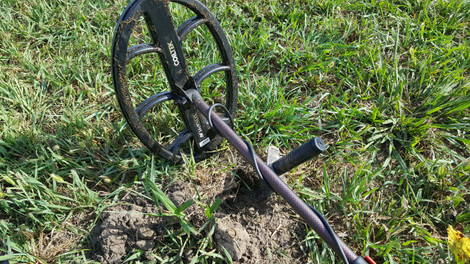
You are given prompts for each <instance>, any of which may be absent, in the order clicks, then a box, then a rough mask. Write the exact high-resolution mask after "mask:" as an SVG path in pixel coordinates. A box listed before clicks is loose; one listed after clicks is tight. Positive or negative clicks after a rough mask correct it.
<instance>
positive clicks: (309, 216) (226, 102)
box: [111, 0, 374, 264]
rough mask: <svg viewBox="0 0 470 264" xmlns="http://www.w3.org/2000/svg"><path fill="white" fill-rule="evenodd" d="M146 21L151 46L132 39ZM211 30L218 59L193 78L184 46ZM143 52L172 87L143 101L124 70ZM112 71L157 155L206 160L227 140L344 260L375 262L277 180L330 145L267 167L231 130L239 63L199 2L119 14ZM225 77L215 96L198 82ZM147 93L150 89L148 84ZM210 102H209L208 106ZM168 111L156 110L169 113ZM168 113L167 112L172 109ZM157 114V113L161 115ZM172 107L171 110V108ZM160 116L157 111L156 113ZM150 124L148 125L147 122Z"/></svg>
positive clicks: (162, 1)
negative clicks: (180, 14)
mask: <svg viewBox="0 0 470 264" xmlns="http://www.w3.org/2000/svg"><path fill="white" fill-rule="evenodd" d="M173 5H177V6H180V8H183V9H187V10H188V12H189V13H191V14H193V15H194V16H193V17H192V18H190V19H188V20H187V21H185V22H184V23H181V24H180V26H179V27H178V28H175V24H176V23H175V21H174V17H173V16H172V12H171V8H170V7H171V6H173ZM139 21H140V22H143V23H144V24H145V25H146V27H147V29H148V34H149V35H150V42H149V43H133V41H131V38H132V36H133V34H137V35H138V34H139V33H141V28H138V26H137V25H138V24H139ZM198 27H206V28H207V30H208V31H209V32H210V35H211V36H212V39H213V40H214V41H215V46H216V48H217V50H218V54H219V59H220V61H218V62H216V63H211V64H210V65H207V66H205V67H203V68H202V69H200V70H199V71H198V72H197V73H195V74H193V75H192V74H190V70H189V68H188V61H187V56H185V52H184V49H183V46H182V43H184V41H185V39H186V37H187V36H188V34H189V33H191V32H192V31H193V30H194V29H196V28H198ZM144 54H155V55H156V59H155V61H154V63H155V64H158V63H159V65H161V68H162V69H163V71H164V77H165V78H166V81H167V85H168V86H169V87H166V90H162V91H160V92H157V93H151V94H150V95H148V97H145V99H144V100H142V99H139V97H138V96H136V95H137V94H141V93H139V89H141V87H140V86H139V85H132V83H131V81H130V80H129V79H130V78H129V75H130V74H132V73H130V72H128V70H127V65H128V64H129V63H131V61H134V60H138V59H139V57H141V56H143V55H144ZM111 64H112V74H113V81H114V88H115V91H116V95H117V99H118V101H119V105H120V107H121V110H122V112H123V114H124V117H125V118H126V121H127V124H128V125H129V126H130V128H131V129H132V131H133V132H134V133H135V134H136V135H137V137H138V138H139V140H140V141H141V142H142V143H143V144H144V145H145V146H146V147H147V148H149V149H150V150H151V151H152V152H153V153H156V154H158V155H159V156H161V157H163V158H165V159H167V160H169V161H172V162H181V161H182V153H185V152H186V154H188V153H190V154H192V155H193V156H194V158H195V159H196V160H202V159H204V158H206V157H208V156H209V155H210V154H211V153H212V152H213V151H214V150H216V149H217V147H219V146H220V144H221V143H222V140H223V139H224V138H225V139H226V140H227V141H228V142H229V143H231V144H232V145H233V146H234V147H235V148H236V149H237V150H238V152H239V153H240V154H241V155H242V156H243V158H244V159H245V160H246V161H247V162H248V163H250V164H251V165H252V166H253V167H255V169H256V171H257V173H258V175H259V176H260V178H261V179H262V180H263V181H264V182H265V183H266V185H267V186H268V187H269V188H271V189H272V190H273V191H274V192H275V193H277V194H278V195H280V196H282V197H283V198H284V199H285V200H286V201H287V203H288V204H289V205H290V206H291V207H292V208H293V209H294V211H295V212H296V213H297V214H299V215H300V216H301V217H302V218H303V219H304V221H305V222H306V223H307V224H308V225H309V226H310V227H311V228H313V229H314V230H315V232H317V233H318V235H319V236H320V237H321V238H322V239H323V240H324V241H325V242H326V243H327V244H328V245H329V246H330V247H331V248H332V249H333V250H334V251H335V252H336V253H337V254H339V256H340V257H341V258H342V260H343V261H344V262H345V263H354V264H367V263H369V264H371V263H374V261H373V260H372V259H371V258H369V257H368V256H366V257H364V258H362V257H360V256H358V255H357V254H355V253H354V252H353V251H352V250H351V249H350V248H349V247H348V246H347V245H346V244H345V243H344V242H343V241H341V240H340V239H339V238H338V237H337V236H336V234H335V233H334V231H333V230H332V229H331V227H330V225H329V224H328V223H327V221H326V220H325V218H324V217H323V216H322V215H321V214H320V213H319V212H318V211H317V210H315V209H314V208H313V207H311V206H309V205H308V204H306V203H305V202H303V201H302V200H301V199H300V198H299V197H298V196H297V195H296V194H295V193H294V192H293V191H292V190H291V189H290V188H289V186H288V185H287V184H286V183H284V181H283V180H282V179H281V178H280V177H279V175H281V174H283V173H285V172H288V171H290V170H291V169H292V168H294V167H296V166H298V165H299V164H301V163H303V162H305V161H307V160H309V159H310V158H312V157H314V156H315V155H318V154H319V153H321V152H323V151H324V150H325V148H326V147H325V143H324V142H323V141H322V140H321V139H320V138H314V139H312V140H310V141H308V142H307V143H305V144H303V145H302V146H300V147H298V148H297V149H294V150H293V151H291V152H290V153H288V154H287V155H286V156H284V157H282V158H280V159H277V160H276V161H274V162H273V163H271V164H270V165H269V166H268V165H267V164H266V163H265V162H263V161H262V160H261V159H260V158H259V157H258V156H257V155H256V154H255V153H254V151H253V148H252V147H251V145H250V144H249V143H248V142H246V141H244V140H242V139H241V138H240V137H238V136H237V134H236V133H235V132H234V131H233V125H234V121H233V119H232V117H233V116H234V115H235V111H236V105H237V97H238V89H237V86H238V79H237V70H236V66H235V61H234V59H233V54H232V50H231V47H230V45H229V42H228V40H227V37H226V36H225V34H224V31H223V30H222V27H221V26H220V24H219V22H218V21H217V19H216V18H215V17H214V15H213V14H212V13H211V12H210V11H209V9H208V8H207V7H206V6H204V5H203V4H202V3H201V2H199V1H197V0H171V1H168V0H134V1H132V2H131V3H130V4H129V5H128V6H127V7H126V9H125V11H124V12H123V14H122V15H121V17H120V19H119V21H118V24H117V26H116V29H115V33H114V39H113V46H112V62H111ZM220 73H223V74H222V75H223V79H224V85H223V87H222V91H221V93H220V95H217V98H210V93H209V95H208V96H207V95H203V92H202V91H201V89H200V86H201V84H202V83H203V82H204V80H206V79H207V78H208V77H210V76H212V75H214V74H219V75H218V76H220ZM147 88H148V87H147ZM208 101H210V102H211V105H209V104H208V103H207V102H208ZM165 107H166V110H165V111H163V110H161V111H160V110H158V109H160V108H162V109H163V108H165ZM168 108H170V110H169V112H168ZM156 109H157V110H156ZM171 109H172V110H171ZM159 111H160V112H159ZM155 112H156V114H159V113H160V114H162V115H165V117H166V118H176V120H177V123H179V126H178V127H177V128H178V129H181V131H176V130H178V129H176V128H174V127H170V126H172V124H173V123H167V124H156V125H155V124H152V123H151V121H149V120H151V119H152V118H151V117H148V115H150V114H155ZM149 123H150V124H149ZM166 132H169V133H170V134H171V133H172V134H174V136H173V139H172V140H171V142H168V143H166V144H165V143H162V142H160V141H159V140H161V139H162V138H164V136H162V134H164V133H166Z"/></svg>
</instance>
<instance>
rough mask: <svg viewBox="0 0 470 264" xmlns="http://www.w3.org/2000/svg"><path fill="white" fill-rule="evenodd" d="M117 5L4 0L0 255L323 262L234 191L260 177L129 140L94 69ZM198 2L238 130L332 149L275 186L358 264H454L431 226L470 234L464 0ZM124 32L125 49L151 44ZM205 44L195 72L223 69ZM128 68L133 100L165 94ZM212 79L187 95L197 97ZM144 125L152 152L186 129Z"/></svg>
mask: <svg viewBox="0 0 470 264" xmlns="http://www.w3.org/2000/svg"><path fill="white" fill-rule="evenodd" d="M128 3H129V1H128V0H109V1H108V0H107V1H104V0H95V1H89V0H73V1H61V0H58V1H46V0H36V1H26V0H1V1H0V10H1V11H2V12H1V13H0V261H3V260H10V263H25V262H26V263H30V262H32V263H97V262H100V261H103V262H105V261H108V262H110V261H115V262H120V261H125V262H126V263H143V262H157V263H181V262H190V261H192V262H193V263H230V262H231V261H232V259H237V260H236V262H248V263H250V262H255V261H256V260H259V262H261V263H263V262H264V263H269V262H270V261H271V260H273V262H277V261H278V262H293V263H296V262H302V263H335V262H339V259H338V256H336V255H335V254H334V253H333V252H332V251H331V250H330V249H329V248H328V247H327V246H326V245H325V244H324V243H323V242H321V240H320V239H319V237H318V235H316V234H315V232H313V231H312V230H311V229H310V228H308V227H306V226H305V225H304V224H303V222H302V221H301V220H300V219H299V218H298V217H297V216H296V215H295V214H294V213H293V212H292V211H291V209H289V208H288V207H287V206H286V204H285V203H284V202H283V201H282V200H281V199H279V198H278V197H276V196H272V197H269V198H267V199H264V200H263V199H261V198H262V197H260V195H259V194H257V192H256V191H249V190H248V189H249V188H252V189H253V190H257V186H258V185H259V181H258V180H257V179H256V177H255V176H254V175H255V174H254V172H253V170H252V169H251V168H250V167H249V166H247V165H246V163H244V161H242V160H240V158H239V157H238V155H237V154H236V153H235V151H234V150H233V149H231V148H230V147H228V146H227V145H226V144H224V145H222V146H221V148H220V150H218V151H217V152H216V153H215V155H213V156H212V157H211V158H210V159H207V160H204V161H201V162H199V163H195V162H194V160H192V159H191V158H187V159H186V162H185V163H184V164H183V165H176V164H171V163H169V162H167V161H165V160H163V159H161V158H160V157H158V156H157V155H154V154H152V153H151V152H150V151H149V150H148V149H146V148H145V147H144V146H143V145H142V144H141V143H140V142H139V140H138V139H137V138H136V137H135V135H134V134H133V133H132V131H131V130H130V128H129V126H128V125H127V124H126V121H125V120H124V118H123V114H122V112H121V109H120V107H119V105H118V103H117V100H116V93H115V90H114V87H113V80H112V74H111V63H110V56H111V46H112V40H113V33H114V29H115V27H116V23H117V21H118V18H119V16H120V15H121V13H122V12H123V11H124V9H125V7H126V5H127V4H128ZM204 3H205V4H206V5H207V6H208V7H209V9H210V10H211V11H212V12H213V13H214V15H215V16H216V17H217V19H218V20H219V21H220V23H221V26H222V28H223V30H224V31H225V33H226V35H227V38H228V39H229V41H230V44H231V47H232V50H233V55H234V59H235V62H236V65H237V70H238V75H237V76H238V78H239V86H238V88H239V89H238V90H239V93H238V95H239V97H238V111H237V113H236V115H235V120H236V122H235V123H236V124H235V130H236V132H237V133H238V134H239V135H240V136H241V137H242V138H244V139H247V140H249V141H250V142H252V144H253V146H254V148H255V151H256V152H257V153H258V154H259V155H260V156H262V157H265V149H266V148H267V147H268V146H269V145H275V146H277V147H279V148H280V149H281V152H282V153H283V154H286V153H288V152H289V151H290V150H292V149H294V148H295V147H297V146H299V145H300V144H302V143H303V142H306V141H307V140H308V139H310V138H313V137H315V136H319V137H321V138H322V139H323V140H324V141H325V142H326V143H327V145H328V149H327V150H326V152H325V153H323V154H322V155H320V156H319V157H318V158H317V159H315V160H313V161H309V162H307V163H305V164H304V165H302V166H300V167H299V168H297V169H295V170H293V171H292V172H290V173H289V174H287V175H286V179H287V182H288V184H289V186H290V187H291V188H292V189H294V190H295V192H296V193H297V194H298V195H299V196H300V197H301V198H302V199H303V200H304V201H305V202H307V203H309V204H310V205H312V206H313V207H315V208H317V209H318V210H319V211H321V212H322V213H323V214H324V215H325V216H326V218H327V219H328V221H329V222H330V223H331V225H332V226H333V229H334V230H335V231H336V232H337V233H338V234H339V235H340V237H341V238H342V239H343V240H344V241H345V242H346V243H347V244H348V245H349V246H350V247H351V248H352V249H353V250H354V251H355V252H357V253H358V254H360V255H370V256H371V257H373V259H375V260H376V261H377V262H378V263H459V264H460V263H462V261H460V262H459V261H458V260H457V259H456V258H455V256H454V253H453V252H452V250H450V247H449V245H448V242H447V228H448V226H449V225H451V226H453V227H454V229H456V230H458V231H461V232H462V233H463V234H464V235H466V236H469V233H470V209H469V206H468V204H469V201H470V192H469V190H470V160H469V157H470V81H469V80H470V78H469V77H470V76H469V73H470V71H469V69H470V41H469V39H470V38H469V32H470V31H469V26H470V3H469V1H467V0H449V1H433V0H416V1H415V0H412V1H411V0H393V1H392V0H385V1H374V0H371V1H356V0H354V1H353V0H314V1H313V0H304V1H297V0H289V1H245V0H233V1H204ZM171 10H172V12H173V14H174V16H175V19H174V22H175V23H176V24H178V25H179V24H181V23H183V22H184V21H186V20H187V19H189V18H190V17H192V15H194V14H191V11H188V10H184V8H182V7H181V6H178V5H176V4H171ZM136 23H137V25H136V30H135V32H133V34H132V36H131V43H133V44H141V43H147V42H151V41H152V39H151V37H150V35H149V29H148V27H146V25H145V19H144V18H141V19H140V20H138V21H137V22H136ZM214 43H215V42H214V39H213V37H211V35H210V32H209V31H208V29H207V28H204V27H203V26H201V27H197V28H196V29H195V31H193V32H191V33H190V34H188V36H187V38H186V39H185V40H184V41H183V52H184V54H185V56H186V57H187V60H188V62H189V68H190V72H191V74H195V73H196V72H197V71H198V70H200V69H202V68H204V67H206V66H207V65H210V64H212V63H217V62H219V60H220V54H218V53H217V51H216V49H215V44H214ZM126 70H127V76H125V77H126V78H128V79H129V87H130V91H131V96H132V98H133V100H134V101H133V103H134V104H137V103H139V102H141V101H142V100H145V99H147V98H149V97H150V96H152V95H154V94H156V93H157V92H159V91H163V90H168V82H167V81H166V79H165V77H164V75H163V69H162V67H161V65H160V64H159V58H158V56H157V55H156V54H152V53H149V54H144V55H142V56H139V57H136V58H134V59H132V60H131V61H130V62H129V63H128V65H127V66H126ZM223 77H224V75H223V73H222V72H219V73H218V74H215V75H213V76H211V77H209V78H208V79H206V81H205V82H203V83H202V84H201V86H200V88H201V91H202V92H203V96H204V97H205V98H206V99H207V100H208V101H209V103H211V104H212V103H214V102H222V101H223V100H222V99H223V97H224V92H225V91H224V87H225V85H226V83H225V82H224V78H223ZM143 121H145V125H146V128H148V129H149V130H151V131H152V133H154V135H155V138H157V140H158V141H162V142H170V140H171V138H172V137H174V136H175V135H176V134H177V133H179V132H181V129H182V128H183V126H184V125H183V123H182V122H181V120H180V119H178V109H177V108H175V107H173V108H172V107H171V106H168V105H165V106H162V107H161V108H158V109H152V111H151V112H149V113H148V115H147V116H145V118H143ZM261 196H262V195H261ZM168 197H170V198H168ZM175 204H177V205H175ZM180 205H181V207H178V206H180ZM216 224H218V225H216Z"/></svg>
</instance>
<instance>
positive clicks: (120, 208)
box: [91, 194, 169, 263]
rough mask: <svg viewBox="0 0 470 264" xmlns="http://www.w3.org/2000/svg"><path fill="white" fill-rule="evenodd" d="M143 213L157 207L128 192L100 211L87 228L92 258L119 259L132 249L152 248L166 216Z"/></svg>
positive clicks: (107, 260) (122, 258) (116, 261)
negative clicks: (91, 226) (96, 219)
mask: <svg viewBox="0 0 470 264" xmlns="http://www.w3.org/2000/svg"><path fill="white" fill-rule="evenodd" d="M147 213H154V214H156V213H158V210H157V208H156V206H155V205H154V204H152V203H151V201H149V200H146V199H144V198H142V197H139V196H135V195H129V194H128V195H126V196H124V198H123V199H122V200H121V203H119V204H117V205H114V206H112V207H109V208H108V209H107V210H106V211H105V212H103V213H102V214H101V215H100V221H99V222H98V224H97V225H96V226H95V227H94V228H93V230H92V231H91V237H92V245H93V248H94V249H95V252H94V254H93V256H94V257H95V258H96V260H98V261H100V262H102V263H121V262H122V261H123V260H124V258H125V257H126V255H127V254H129V253H130V252H132V251H134V250H135V249H140V250H150V249H152V248H153V247H154V246H155V241H156V239H157V238H158V236H159V235H162V232H164V230H165V229H164V228H163V227H164V226H165V225H166V224H167V223H168V221H169V219H168V218H162V217H152V216H149V215H146V214H147ZM149 260H151V259H149Z"/></svg>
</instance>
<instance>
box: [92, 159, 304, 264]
mask: <svg viewBox="0 0 470 264" xmlns="http://www.w3.org/2000/svg"><path fill="white" fill-rule="evenodd" d="M219 159H225V158H223V157H221V158H219ZM236 163H237V164H238V166H237V167H235V168H234V169H232V170H223V169H221V168H220V165H213V166H211V165H207V164H206V165H201V166H202V167H201V168H199V167H200V165H199V164H198V165H197V166H196V178H194V179H193V180H192V182H193V183H191V181H190V180H179V181H176V182H174V183H172V184H171V185H169V186H167V188H165V189H166V194H167V195H168V197H169V198H170V199H171V200H172V201H173V202H174V203H175V204H176V205H177V206H179V205H181V204H182V203H184V202H185V201H187V200H189V199H191V198H192V199H195V200H197V199H200V200H201V201H203V202H204V203H207V204H211V203H212V202H213V201H215V199H217V198H220V199H221V200H222V203H221V205H220V207H219V208H218V209H217V210H216V212H215V214H214V215H215V218H216V220H215V223H216V228H215V232H214V234H213V236H212V240H213V241H214V244H215V250H216V251H217V253H219V254H220V255H225V253H224V251H226V252H228V253H229V254H230V256H231V258H232V260H233V261H234V263H272V262H274V263H306V262H307V254H306V253H305V252H303V251H302V246H301V243H302V240H303V238H304V237H305V230H306V228H305V224H304V223H303V222H302V221H301V220H299V218H298V217H297V216H296V215H295V213H294V212H293V211H292V210H291V209H290V207H289V206H288V205H287V203H285V202H284V201H283V200H282V199H281V198H280V197H279V196H277V195H274V194H271V195H269V191H268V190H267V188H266V187H265V186H264V185H263V184H262V183H261V182H260V181H259V179H257V176H255V174H254V172H253V171H251V169H250V168H247V165H246V163H245V162H244V161H242V160H239V159H237V160H236ZM218 164H220V163H219V162H218ZM199 174H203V175H199ZM196 189H197V192H196ZM197 193H198V194H199V195H197ZM121 202H122V203H120V204H119V205H116V206H113V207H110V208H108V210H106V212H105V213H103V214H101V216H100V218H99V221H98V223H97V225H96V226H95V228H94V229H93V232H92V234H91V235H92V241H93V245H94V248H95V250H94V252H95V255H96V256H97V257H96V259H97V260H98V261H100V262H103V263H120V262H122V261H123V259H124V258H125V257H126V256H128V255H129V253H131V252H133V251H135V250H136V249H140V250H144V251H149V252H150V251H151V250H152V248H157V247H159V246H161V245H160V244H159V243H160V242H159V241H160V238H161V237H162V236H164V235H165V234H166V229H165V227H166V226H167V225H168V224H169V223H171V221H172V220H171V219H169V218H163V217H150V216H148V215H145V213H157V212H158V208H157V207H156V206H155V205H154V204H153V203H152V202H151V201H148V200H146V199H142V198H136V197H135V196H134V195H127V196H125V197H124V198H123V199H122V201H121ZM185 213H186V215H187V217H188V219H189V221H190V223H191V224H192V225H193V226H194V227H196V228H199V227H201V226H202V225H203V224H204V223H206V222H207V217H206V216H205V214H204V208H203V207H202V206H200V205H198V204H194V205H193V206H191V207H189V208H188V209H186V210H185ZM186 255H188V254H186ZM189 255H191V254H189ZM143 260H151V257H149V254H146V255H144V256H143ZM184 261H187V262H190V261H191V256H187V257H185V260H184Z"/></svg>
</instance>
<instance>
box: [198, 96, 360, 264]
mask: <svg viewBox="0 0 470 264" xmlns="http://www.w3.org/2000/svg"><path fill="white" fill-rule="evenodd" d="M191 101H192V102H193V104H194V106H195V107H196V108H197V109H198V110H199V111H200V112H201V113H202V114H203V115H204V116H205V117H206V118H208V114H209V112H210V115H211V119H212V123H213V125H214V127H215V129H216V130H217V132H218V133H219V134H220V135H221V136H223V137H224V138H225V139H226V140H227V141H228V142H229V143H230V144H232V145H233V146H234V147H235V148H236V149H237V150H238V151H239V152H240V154H241V155H242V156H243V158H244V159H245V160H246V161H247V162H249V163H250V164H251V165H253V166H254V164H253V160H252V153H251V152H250V149H249V148H248V146H247V145H246V143H245V142H244V141H243V140H242V139H241V138H240V137H238V136H237V134H236V133H235V132H234V131H233V130H232V129H231V128H230V127H229V126H228V125H227V124H226V123H225V122H224V121H223V120H222V119H221V118H220V117H219V116H218V115H217V114H215V113H214V112H212V111H209V108H210V106H209V105H207V104H206V103H205V102H204V100H203V99H202V97H201V96H200V95H199V94H198V93H193V95H192V100H191ZM255 157H256V162H257V163H258V167H259V169H260V171H261V173H262V175H263V177H264V179H265V181H266V182H267V183H268V184H269V185H270V186H271V187H272V188H273V189H274V191H276V193H277V194H279V195H280V196H281V197H282V198H284V199H285V200H286V201H287V203H288V204H289V205H290V206H291V207H292V209H293V210H294V211H295V212H296V213H297V214H299V215H300V216H301V217H302V218H303V219H304V221H305V222H306V223H307V224H308V225H309V226H310V227H311V228H313V230H315V232H316V233H317V234H318V235H319V236H320V237H321V238H322V239H323V241H325V242H326V243H327V244H328V245H329V246H330V248H332V249H333V250H334V251H335V252H336V253H337V254H340V252H339V250H338V249H337V248H336V247H335V246H334V245H335V243H334V238H333V237H332V236H331V235H330V233H329V232H328V230H327V228H326V227H325V225H324V224H323V223H322V221H321V220H320V218H319V217H318V216H317V215H316V214H315V213H314V212H313V210H312V209H310V207H309V206H308V205H307V204H306V203H305V202H304V201H302V199H300V197H298V196H297V195H296V194H295V193H294V191H292V190H291V189H290V188H289V186H287V184H285V183H284V182H283V181H282V179H281V178H279V176H278V175H277V174H276V173H275V172H274V171H273V170H272V169H271V168H270V167H269V166H268V165H266V164H265V163H264V162H263V160H261V159H260V158H259V157H258V156H257V155H255ZM338 241H339V244H340V245H341V247H342V248H343V251H344V253H345V255H346V257H347V259H348V260H349V262H350V263H362V262H361V261H359V262H356V260H358V259H362V258H361V257H358V256H357V255H356V254H355V253H354V252H353V251H352V250H351V249H350V248H349V247H348V246H347V245H346V244H345V243H344V242H343V241H341V239H339V238H338Z"/></svg>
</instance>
